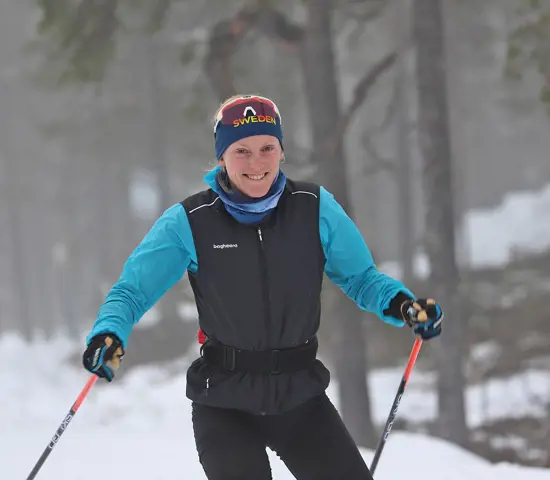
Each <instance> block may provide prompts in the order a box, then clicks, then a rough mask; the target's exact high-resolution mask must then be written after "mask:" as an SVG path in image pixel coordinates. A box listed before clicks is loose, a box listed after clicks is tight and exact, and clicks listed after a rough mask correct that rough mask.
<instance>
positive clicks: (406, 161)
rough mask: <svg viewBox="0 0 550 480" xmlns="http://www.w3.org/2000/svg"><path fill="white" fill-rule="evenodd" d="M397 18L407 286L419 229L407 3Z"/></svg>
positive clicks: (398, 4)
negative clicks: (410, 90) (408, 51)
mask: <svg viewBox="0 0 550 480" xmlns="http://www.w3.org/2000/svg"><path fill="white" fill-rule="evenodd" d="M393 9H394V11H393V14H394V20H395V43H396V51H397V52H398V54H399V58H398V59H397V62H396V72H395V99H394V101H395V104H396V120H397V122H396V129H395V135H396V143H397V171H396V172H397V188H398V202H399V204H398V205H399V206H398V209H399V213H398V220H399V229H398V232H399V263H400V264H401V269H402V280H403V282H405V284H406V285H408V284H409V283H410V281H411V280H412V278H413V275H414V268H413V264H414V263H413V262H414V253H415V243H416V230H415V228H414V225H415V221H414V216H413V212H414V210H415V209H414V197H413V194H412V188H413V187H412V177H413V174H412V165H411V163H412V158H411V150H410V142H409V134H410V119H409V112H410V109H409V102H408V96H407V64H406V57H405V53H406V45H407V40H408V36H409V25H408V21H407V20H408V18H409V17H408V12H407V3H406V2H403V0H393Z"/></svg>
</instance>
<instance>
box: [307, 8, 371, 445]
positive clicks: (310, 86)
mask: <svg viewBox="0 0 550 480" xmlns="http://www.w3.org/2000/svg"><path fill="white" fill-rule="evenodd" d="M307 10H308V20H307V25H306V31H305V38H304V41H303V44H302V51H301V60H302V65H303V72H304V83H305V94H306V97H307V102H308V108H309V115H310V117H309V118H310V122H311V129H312V130H311V131H312V146H313V160H314V162H315V163H316V164H317V165H318V174H317V180H318V181H319V182H320V183H321V184H322V185H323V186H325V187H326V188H327V189H328V190H329V191H331V192H332V193H333V194H334V196H335V198H336V199H337V200H338V201H339V203H340V204H341V205H342V207H343V208H344V209H345V210H346V211H347V212H348V213H349V212H350V200H349V194H348V190H347V187H348V184H347V183H348V182H347V175H346V173H347V168H346V160H345V154H344V149H343V146H342V144H341V142H340V143H339V145H338V146H337V148H336V149H335V150H334V153H332V152H330V153H329V152H328V151H327V148H326V139H327V138H330V137H331V136H332V134H333V133H334V131H335V130H336V127H337V122H338V118H339V116H340V105H339V98H338V85H337V76H336V70H335V63H334V52H333V35H332V30H331V28H332V26H331V15H332V11H331V2H330V0H319V1H316V2H308V3H307ZM335 298H336V301H335V302H334V305H333V306H334V310H333V312H334V315H331V316H333V317H336V316H338V318H335V320H336V321H338V322H341V324H342V328H340V329H339V332H340V333H339V335H338V342H337V347H336V352H335V359H336V372H337V376H338V380H339V395H340V412H341V414H342V416H343V419H344V421H345V423H346V425H347V427H348V429H349V430H350V433H351V434H352V436H353V438H354V439H355V441H356V442H357V443H358V444H359V445H362V446H370V447H372V446H373V445H374V444H375V443H376V435H375V432H374V427H373V423H372V418H371V412H370V403H369V393H368V386H367V383H366V379H367V355H366V345H365V336H364V332H363V322H364V314H363V313H362V312H361V311H360V310H359V309H358V308H357V307H356V306H355V305H354V304H352V303H351V301H350V300H349V299H348V298H347V297H345V296H344V295H343V294H342V295H337V296H335ZM331 313H332V312H331ZM340 317H342V318H340ZM344 325H345V326H346V327H348V329H344V328H343V326H344Z"/></svg>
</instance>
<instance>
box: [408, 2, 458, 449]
mask: <svg viewBox="0 0 550 480" xmlns="http://www.w3.org/2000/svg"><path fill="white" fill-rule="evenodd" d="M413 8H414V12H413V18H414V34H415V39H416V46H417V64H416V77H417V88H418V102H419V125H418V131H419V135H420V138H419V144H420V149H421V153H422V157H423V165H424V172H423V178H424V181H425V184H424V191H425V192H426V203H427V210H426V232H425V244H426V251H427V254H428V258H429V261H430V267H431V278H430V280H431V284H432V286H433V292H434V296H435V297H436V298H437V299H438V300H439V302H440V303H441V305H442V307H443V310H444V311H445V315H446V322H445V324H444V333H443V335H442V336H441V340H440V341H439V342H437V341H436V343H435V345H434V347H436V348H437V354H438V366H439V372H438V373H439V377H438V385H437V388H438V395H439V416H438V434H439V435H441V436H442V437H443V438H446V439H448V440H451V441H453V442H456V443H458V444H460V445H466V444H467V440H468V432H467V427H466V420H465V406H464V388H465V378H464V372H463V365H462V359H463V333H464V319H463V318H462V314H461V306H460V299H459V291H458V289H459V286H460V279H459V272H458V268H457V265H456V258H455V249H456V247H455V229H454V205H453V194H452V192H453V190H454V189H453V184H452V154H451V144H450V131H449V114H448V103H447V91H446V89H447V84H446V72H445V46H444V26H443V15H442V2H441V0H415V2H414V7H413Z"/></svg>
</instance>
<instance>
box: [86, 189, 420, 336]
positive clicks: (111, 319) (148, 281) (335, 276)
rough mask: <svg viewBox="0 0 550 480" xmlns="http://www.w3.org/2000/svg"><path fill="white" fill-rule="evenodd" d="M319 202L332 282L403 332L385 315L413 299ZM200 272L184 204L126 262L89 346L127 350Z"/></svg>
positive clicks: (334, 207)
mask: <svg viewBox="0 0 550 480" xmlns="http://www.w3.org/2000/svg"><path fill="white" fill-rule="evenodd" d="M319 202H320V208H319V235H320V239H321V243H322V246H323V251H324V253H325V258H326V263H325V273H326V275H327V276H328V278H330V280H332V281H333V282H334V283H335V284H336V285H338V286H339V287H340V288H341V289H342V290H343V291H344V292H345V294H346V295H347V296H348V297H349V298H351V299H352V300H353V301H354V302H355V303H356V304H357V305H358V306H359V308H361V309H363V310H366V311H369V312H372V313H374V314H376V315H377V316H378V317H380V318H381V319H382V320H383V321H385V322H387V323H389V324H392V325H395V326H399V327H400V326H403V325H404V322H403V321H402V320H399V319H397V318H394V317H391V316H386V315H384V313H383V312H384V310H386V309H387V308H388V307H389V304H390V301H391V300H392V299H393V298H394V297H395V296H396V295H397V294H398V293H399V292H403V293H406V294H407V295H409V296H410V297H413V298H414V295H413V293H412V292H410V291H409V290H408V289H407V288H406V287H405V286H404V285H403V284H402V283H401V282H399V281H397V280H395V279H393V278H391V277H389V276H387V275H385V274H384V273H382V272H379V271H378V270H377V268H376V265H375V264H374V261H373V258H372V255H371V252H370V251H369V249H368V247H367V245H366V244H365V241H364V240H363V237H362V236H361V233H360V232H359V230H358V229H357V227H356V226H355V224H354V222H353V221H352V220H351V219H350V218H349V217H348V215H347V214H346V212H345V211H344V209H343V208H342V207H341V206H340V204H339V203H338V202H337V201H336V200H335V199H334V196H333V195H332V194H331V193H329V192H328V191H327V190H325V189H324V188H323V187H321V191H320V199H319ZM199 268H200V265H199V264H198V261H197V254H196V251H195V246H194V243H193V233H192V231H191V227H190V225H189V220H188V218H187V214H186V212H185V210H184V208H183V206H182V205H181V204H176V205H174V206H172V207H170V208H168V209H167V210H166V211H165V212H164V213H163V214H162V216H161V217H160V218H159V219H158V220H157V221H156V222H155V223H154V225H153V226H152V228H151V229H150V230H149V232H148V233H147V234H146V235H145V237H144V238H143V240H142V241H141V243H140V244H139V245H138V246H137V247H136V249H135V250H134V251H133V252H132V254H131V255H130V256H129V258H128V259H127V261H126V263H125V265H124V268H123V271H122V274H121V275H120V278H119V279H118V281H117V282H116V283H115V284H114V285H113V287H112V288H111V290H110V291H109V293H108V294H107V297H106V299H105V302H104V303H103V305H101V307H100V309H99V313H98V316H97V320H96V322H95V324H94V326H93V329H92V331H91V332H90V334H89V335H88V337H87V342H89V341H90V340H91V338H92V337H94V336H95V335H98V334H101V333H114V334H115V335H117V336H118V338H120V340H121V341H122V343H123V345H124V347H126V345H127V343H128V337H129V336H130V333H131V330H132V327H133V326H134V325H135V324H136V323H137V322H138V321H139V320H140V319H141V317H142V316H143V315H144V314H145V312H147V310H149V309H150V308H151V307H152V306H153V305H154V304H155V303H156V302H157V301H158V300H159V299H160V297H161V296H162V295H163V294H164V293H165V292H166V291H167V290H168V289H170V288H171V287H172V286H173V285H174V284H175V283H177V282H178V281H179V280H180V279H181V278H182V276H183V275H184V273H185V272H186V270H189V271H191V272H197V270H198V269H199Z"/></svg>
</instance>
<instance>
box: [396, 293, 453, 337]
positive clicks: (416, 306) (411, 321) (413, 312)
mask: <svg viewBox="0 0 550 480" xmlns="http://www.w3.org/2000/svg"><path fill="white" fill-rule="evenodd" d="M401 315H402V316H403V320H405V323H407V325H408V326H409V327H411V328H412V329H413V330H414V333H416V334H417V335H419V336H420V337H421V338H422V339H423V340H429V339H431V338H434V337H437V336H439V335H440V334H441V322H442V320H443V311H442V310H441V307H440V306H439V304H438V303H437V302H436V301H435V300H434V299H432V298H417V299H416V300H412V299H410V300H407V301H405V302H403V303H402V304H401Z"/></svg>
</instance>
